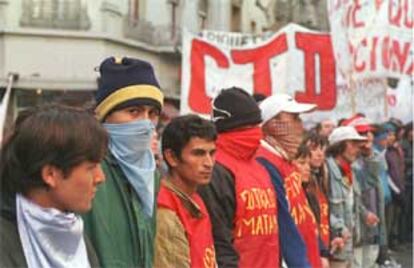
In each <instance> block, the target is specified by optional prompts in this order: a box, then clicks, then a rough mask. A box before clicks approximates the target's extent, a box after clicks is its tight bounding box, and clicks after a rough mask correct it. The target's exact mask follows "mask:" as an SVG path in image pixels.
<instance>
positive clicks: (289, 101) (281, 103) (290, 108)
mask: <svg viewBox="0 0 414 268" xmlns="http://www.w3.org/2000/svg"><path fill="white" fill-rule="evenodd" d="M259 107H260V110H261V113H262V119H263V123H266V122H267V121H269V120H270V119H272V118H273V117H274V116H276V115H278V114H279V113H280V112H287V113H295V114H299V113H306V112H310V111H312V110H313V109H315V108H316V105H315V104H308V103H299V102H297V101H295V100H294V99H293V98H292V97H291V96H289V95H287V94H282V93H278V94H274V95H272V96H269V97H267V98H266V99H264V100H263V101H262V102H261V103H260V104H259Z"/></svg>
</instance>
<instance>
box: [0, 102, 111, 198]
mask: <svg viewBox="0 0 414 268" xmlns="http://www.w3.org/2000/svg"><path fill="white" fill-rule="evenodd" d="M107 145H108V135H107V133H106V131H105V129H104V128H103V127H102V126H101V125H100V124H99V122H98V121H97V120H96V119H95V117H94V116H93V115H92V114H90V113H88V112H86V111H85V110H83V109H80V108H75V107H69V106H63V105H56V104H52V105H47V106H42V107H36V108H32V109H29V110H27V111H25V112H24V113H22V114H21V115H20V116H19V117H18V118H17V120H16V123H15V127H14V130H13V132H12V134H11V136H10V137H9V138H8V139H7V141H5V143H4V145H3V148H2V151H1V154H0V160H1V161H0V179H1V186H2V187H3V189H4V190H5V191H11V192H19V193H23V194H25V193H27V192H28V191H29V190H31V189H33V188H37V187H47V185H46V184H45V183H44V181H43V179H42V175H41V171H42V168H43V167H44V166H45V165H53V166H55V167H57V168H59V169H61V170H62V172H63V174H64V176H65V177H66V176H67V175H68V174H70V172H71V171H72V169H73V168H74V167H76V166H77V165H79V164H80V163H82V162H84V161H91V162H100V161H101V160H102V159H103V157H104V155H105V153H106V150H107ZM3 189H2V190H3Z"/></svg>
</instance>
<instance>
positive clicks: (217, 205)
mask: <svg viewBox="0 0 414 268" xmlns="http://www.w3.org/2000/svg"><path fill="white" fill-rule="evenodd" d="M100 74H101V77H100V80H99V86H98V91H97V94H96V107H95V115H96V117H97V118H98V120H99V121H100V123H101V126H99V127H100V128H104V129H105V132H106V133H107V135H108V139H109V142H108V151H107V153H106V154H105V156H103V153H102V150H101V151H100V152H101V154H98V155H97V156H94V157H93V158H91V159H92V160H93V162H96V161H97V160H102V162H101V166H99V167H96V166H94V168H96V169H98V171H99V172H98V171H97V172H98V175H100V174H104V175H105V180H106V182H105V183H103V184H102V185H100V186H99V188H98V191H96V194H94V196H92V197H90V198H89V199H88V202H89V203H88V204H89V205H90V206H85V208H82V209H77V208H72V207H70V206H63V207H62V206H59V204H60V202H57V201H56V200H60V199H59V198H57V199H56V198H51V200H52V201H53V202H52V201H51V202H47V203H44V202H38V200H39V199H38V198H35V199H33V198H32V196H33V195H32V194H28V193H30V191H29V192H28V191H26V190H21V189H20V188H17V189H16V188H12V187H6V188H4V187H2V196H6V195H4V194H3V193H4V192H7V193H11V197H8V199H7V200H8V201H9V203H10V202H11V203H14V202H15V200H17V204H18V205H20V204H21V203H22V202H21V199H22V198H21V197H20V196H23V197H25V198H27V199H28V200H30V201H31V202H32V203H30V204H29V205H33V204H34V206H36V207H39V208H43V209H44V208H48V209H49V208H54V209H57V210H58V211H59V213H61V214H63V215H65V216H66V214H68V213H73V212H75V213H83V215H82V219H83V221H81V220H80V218H79V217H78V216H71V217H75V219H76V220H75V221H76V222H77V223H78V224H80V223H79V222H82V223H81V224H80V225H81V226H80V227H78V229H77V233H76V235H77V236H76V237H77V240H76V241H77V242H76V243H74V244H71V245H70V244H64V243H60V244H59V246H58V248H47V247H46V246H45V245H43V244H42V241H41V238H40V237H37V236H32V238H31V240H30V242H27V241H26V240H24V239H23V238H22V237H23V236H24V235H23V233H24V230H27V229H30V226H32V225H36V226H40V227H38V228H45V230H48V229H47V227H49V226H50V224H51V221H47V220H46V221H42V222H41V223H39V222H33V221H31V220H29V221H27V220H25V218H24V217H25V215H24V214H23V215H22V214H21V213H16V212H15V209H13V206H11V207H12V209H11V211H14V212H13V213H12V215H14V216H13V217H12V218H11V220H10V217H9V215H10V206H7V207H6V208H4V209H3V207H2V210H1V212H2V214H1V219H2V222H1V223H2V225H3V223H4V224H6V223H7V224H9V225H10V224H11V225H16V223H17V224H18V226H19V228H18V229H17V230H14V231H13V232H15V233H16V235H17V236H18V237H20V240H19V239H18V241H20V244H18V245H19V248H22V251H23V253H24V254H23V255H24V256H25V258H24V261H23V262H22V263H21V262H16V259H15V258H12V257H11V256H12V255H13V254H12V252H10V249H8V248H7V246H6V244H5V243H2V246H1V248H2V258H1V264H2V265H1V266H3V264H4V265H6V266H7V265H8V266H13V265H16V264H21V266H28V267H38V264H39V263H41V264H42V265H41V266H42V267H54V266H56V263H59V265H61V266H67V267H68V266H70V265H71V264H73V263H81V264H82V265H81V266H85V267H88V266H96V262H95V261H91V258H89V261H88V258H86V257H85V256H88V254H87V252H89V251H87V249H86V247H85V243H86V245H87V247H88V248H89V246H88V245H89V240H90V242H91V243H90V244H91V245H92V246H93V249H94V250H95V251H96V255H97V259H98V260H99V265H100V266H102V267H217V266H219V267H280V266H281V265H284V264H286V265H287V266H288V267H329V265H330V266H331V267H350V265H351V263H354V264H355V260H354V251H353V248H354V245H353V244H352V243H353V240H352V237H353V230H354V226H355V222H354V219H353V217H354V215H355V207H358V208H359V207H360V206H359V205H355V204H354V200H356V201H355V202H357V201H358V200H360V199H359V198H355V196H354V195H358V194H359V195H360V191H359V190H358V183H355V181H356V180H354V181H353V178H354V176H355V175H354V174H353V171H352V169H351V163H352V162H354V161H355V160H356V158H357V156H358V153H359V150H360V147H361V144H362V143H365V142H366V141H367V140H368V138H367V137H365V136H363V135H360V134H358V132H357V131H356V129H355V128H354V127H350V126H347V127H339V128H337V129H335V130H334V132H333V133H332V134H331V135H330V137H329V141H330V149H331V151H332V152H331V153H330V155H331V158H330V159H328V170H329V177H331V178H334V179H330V184H329V188H330V191H329V193H327V192H325V194H326V195H325V204H327V202H326V200H328V199H329V207H330V214H326V213H325V214H323V213H322V212H320V213H317V214H316V212H315V209H313V208H312V206H311V205H310V202H309V198H308V196H307V194H308V193H307V192H306V191H305V188H303V187H302V184H303V177H304V175H303V172H302V170H301V169H300V168H298V166H299V165H297V164H295V162H294V160H295V159H297V158H298V151H299V150H298V149H299V148H300V145H301V143H302V135H303V133H304V128H303V124H302V122H301V119H300V116H299V115H300V113H304V112H311V111H312V110H313V109H315V105H311V104H301V103H298V102H296V101H295V100H294V99H293V98H291V97H290V96H288V95H285V94H275V95H273V96H270V97H268V98H266V99H265V100H264V101H262V102H261V103H260V104H257V103H256V101H255V100H254V98H253V97H252V96H250V95H249V94H248V93H246V91H244V90H243V89H240V88H235V87H233V88H229V89H225V90H222V91H221V92H220V94H219V95H218V96H217V97H216V98H215V99H214V100H213V102H212V122H210V121H208V120H205V119H202V118H200V117H199V116H196V115H187V116H181V117H178V118H176V119H173V120H172V121H171V123H170V124H169V125H168V126H167V127H166V129H165V130H164V132H163V135H162V142H161V144H162V145H161V147H162V154H163V158H164V160H165V163H166V165H167V172H166V173H165V174H164V176H163V178H162V179H161V176H162V175H161V173H160V172H159V170H158V169H157V163H156V161H155V158H154V154H153V150H152V149H153V148H152V145H153V141H154V140H153V137H154V131H155V125H156V124H157V121H158V118H159V115H160V112H161V110H162V106H163V98H164V97H163V93H162V90H161V88H160V86H159V84H158V81H157V79H156V76H155V73H154V70H153V68H152V66H151V65H150V64H149V63H148V62H145V61H142V60H137V59H132V58H113V57H111V58H108V59H106V60H104V61H103V62H102V64H101V65H100ZM56 109H57V111H56V113H62V111H61V110H59V109H58V108H56ZM85 116H87V115H85ZM24 120H25V122H26V125H27V126H26V128H29V127H30V124H32V123H33V122H31V121H30V120H32V119H30V118H25V119H24ZM40 125H41V124H40ZM17 130H20V131H21V128H16V131H17ZM99 130H101V129H99ZM65 131H66V132H68V133H73V135H75V134H77V135H78V136H79V138H80V139H81V135H82V134H83V131H86V130H84V129H83V128H82V129H79V128H76V127H75V126H74V127H70V128H67V129H65ZM95 132H96V131H95ZM86 134H87V132H85V135H86ZM101 140H102V142H101V145H102V144H103V145H106V140H105V137H103V138H101ZM13 142H15V141H14V139H13V138H11V139H9V140H8V141H6V144H13ZM65 142H67V143H68V144H75V143H76V140H75V141H74V140H70V139H69V138H67V141H65ZM35 143H36V140H34V139H33V138H32V139H31V140H29V141H28V144H32V145H33V144H35ZM59 145H60V144H58V145H56V146H57V147H56V148H60V147H59ZM33 146H34V145H33ZM84 146H85V147H86V146H91V144H90V143H88V144H86V145H85V144H84ZM61 147H62V148H60V150H67V151H68V152H67V153H68V154H69V155H70V153H71V152H72V151H73V150H75V149H76V147H73V146H67V145H66V146H63V145H61ZM332 147H333V148H332ZM5 148H8V149H7V150H2V164H1V168H0V176H1V180H2V186H3V184H6V185H8V184H11V182H12V181H14V180H16V179H17V178H15V177H14V176H12V175H10V174H13V173H12V172H11V171H10V170H12V169H18V168H21V169H24V170H25V169H31V168H32V167H30V164H29V163H25V164H22V163H21V164H20V165H15V166H11V165H8V163H9V161H12V160H9V158H7V157H6V156H8V155H10V154H13V148H14V147H13V146H11V145H8V146H6V147H5ZM9 148H10V149H9ZM34 148H36V147H34ZM49 150H50V151H53V148H50V149H49ZM9 151H10V152H9ZM39 157H40V156H39ZM15 158H17V159H19V160H20V162H24V157H23V155H18V154H16V157H15ZM20 158H22V159H20ZM92 160H91V161H92ZM79 163H82V162H81V161H80V162H79V161H78V162H76V163H75V164H76V165H75V164H74V165H73V166H74V167H77V164H79ZM49 166H51V167H53V168H56V167H57V170H58V171H59V170H61V169H62V168H61V167H60V166H59V165H57V164H55V162H54V161H53V159H52V160H49V159H46V160H45V161H43V162H42V163H41V164H40V166H38V167H37V168H38V169H39V168H40V169H41V172H40V173H41V174H40V176H37V177H36V179H37V180H39V181H40V183H38V184H35V185H33V184H30V183H29V182H30V180H32V176H33V174H32V173H30V172H28V171H27V172H26V173H24V174H25V176H24V177H22V178H20V179H22V180H23V181H29V182H28V183H29V185H30V187H29V189H30V190H34V191H35V192H36V193H38V194H39V195H40V196H41V197H42V196H45V195H47V196H49V195H50V193H49V188H50V187H52V189H53V184H51V183H50V182H49V181H48V174H49V173H50V172H49V173H48V172H47V171H48V169H47V168H48V167H49ZM73 166H71V169H69V170H65V171H66V173H64V175H65V174H66V175H68V174H69V175H71V174H72V169H74V168H73ZM101 168H102V170H101ZM102 172H103V173H102ZM98 175H96V176H95V177H97V178H99V176H98ZM72 177H73V176H72ZM72 177H71V176H63V177H62V178H60V177H59V178H60V179H61V180H63V181H64V180H68V181H69V180H73V178H72ZM4 182H7V183H4ZM101 182H102V179H101V180H100V181H99V182H96V184H100V183H101ZM78 186H79V188H78V189H77V190H79V191H80V192H82V191H84V190H85V189H84V188H81V185H78ZM10 188H11V189H10ZM355 188H356V189H355ZM38 189H41V190H42V191H40V192H39V191H38ZM62 189H63V190H61V191H59V192H58V193H57V194H56V196H58V197H59V196H61V195H63V193H62V191H63V192H64V191H65V190H66V191H69V190H71V191H74V190H76V188H65V186H63V187H62ZM16 194H17V195H16ZM7 196H10V195H7ZM16 196H17V197H16ZM54 196H55V195H53V197H54ZM322 197H323V196H321V198H322ZM40 199H42V198H40ZM92 199H93V201H92ZM10 200H11V201H10ZM19 200H20V201H19ZM23 200H24V199H23ZM54 201H56V202H54ZM75 201H76V200H75V199H73V200H71V199H70V197H67V201H66V202H69V203H70V202H75ZM19 202H20V203H19ZM3 203H4V202H2V204H3ZM9 203H7V204H9ZM4 204H6V203H4ZM22 206H23V207H24V206H25V203H23V205H22ZM26 206H28V205H26ZM89 209H90V210H89ZM40 210H41V209H40ZM88 210H89V212H87V211H88ZM321 211H322V210H321ZM42 213H45V214H46V216H49V218H50V215H51V212H48V211H46V212H42ZM322 214H323V215H322ZM70 215H72V214H70ZM316 215H317V216H316ZM327 215H328V216H330V219H329V222H330V224H328V225H330V226H331V228H332V231H328V233H332V232H335V233H337V235H334V236H332V239H328V241H327V239H326V238H324V236H323V235H322V233H323V230H322V229H323V228H322V227H321V226H325V227H326V217H327ZM364 215H365V216H366V217H368V218H370V220H369V222H370V224H371V223H372V225H376V224H377V223H378V218H377V217H376V216H375V215H371V214H364ZM367 215H370V216H367ZM3 221H4V222H3ZM322 221H323V223H324V224H325V225H323V224H321V222H322ZM23 222H24V223H25V224H24V228H26V229H24V228H23V229H22V228H20V226H21V225H22V226H23V224H22V223H23ZM328 228H329V227H328ZM83 231H84V232H85V234H86V236H85V238H83V236H82V235H79V233H80V234H82V233H83ZM325 233H326V230H325ZM16 235H15V236H14V237H16ZM59 235H61V234H59ZM59 235H58V236H57V237H58V238H59V237H60V236H59ZM74 235H75V234H73V236H74ZM1 236H2V238H3V237H5V238H6V240H7V239H9V240H10V237H8V236H7V233H2V234H1ZM69 237H72V234H69ZM13 239H15V238H13ZM60 239H63V236H62V238H60ZM2 240H3V239H2ZM7 241H8V240H7ZM82 241H83V242H82ZM85 241H86V242H85ZM46 244H47V243H46ZM28 245H30V246H28ZM92 246H91V247H90V248H92ZM59 247H61V248H59ZM33 248H35V249H38V248H42V250H40V251H42V252H46V253H48V252H49V251H51V252H49V254H34V253H33ZM73 249H76V250H73ZM40 251H39V252H40ZM57 252H67V254H66V255H65V257H64V258H62V259H59V262H56V260H54V259H53V258H51V257H50V256H53V255H55V253H56V255H58V254H57ZM33 254H34V255H35V257H33ZM44 255H46V256H44ZM49 255H50V256H49ZM89 255H91V256H92V255H93V256H94V254H92V253H91V254H89ZM332 256H334V261H332ZM3 257H4V258H3ZM73 260H76V262H72V261H73ZM361 267H364V266H361Z"/></svg>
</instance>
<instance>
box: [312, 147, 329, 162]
mask: <svg viewBox="0 0 414 268" xmlns="http://www.w3.org/2000/svg"><path fill="white" fill-rule="evenodd" d="M325 150H326V147H325V146H320V145H316V146H310V152H311V156H310V165H311V167H312V168H320V167H321V166H322V164H323V162H324V161H325Z"/></svg>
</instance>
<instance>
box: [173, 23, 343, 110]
mask: <svg viewBox="0 0 414 268" xmlns="http://www.w3.org/2000/svg"><path fill="white" fill-rule="evenodd" d="M205 36H206V37H205V38H202V37H197V36H195V35H193V34H190V33H188V32H185V33H184V37H183V57H182V62H183V64H182V68H183V70H182V90H181V112H182V113H188V112H194V113H199V114H209V113H210V108H211V107H210V106H211V104H210V102H211V98H212V97H214V96H215V95H216V94H217V92H218V91H219V90H220V89H223V88H227V87H232V86H238V87H241V88H243V89H245V90H247V91H248V92H249V93H262V94H264V95H267V96H268V95H270V94H272V93H276V92H285V93H289V94H292V95H294V96H295V98H296V99H297V100H298V101H302V102H309V103H316V104H317V105H318V108H319V109H320V110H331V109H333V108H334V107H335V105H336V90H335V87H336V85H335V64H334V58H333V54H332V47H331V43H330V37H329V35H328V34H323V33H319V32H312V31H309V30H307V29H305V28H302V27H300V26H298V25H294V24H290V25H288V26H287V27H285V28H283V29H282V30H281V31H279V32H278V33H276V34H274V35H273V36H271V37H267V38H266V39H267V40H266V41H261V40H256V39H255V38H254V37H253V36H251V37H248V36H243V35H241V34H234V33H233V34H228V33H220V32H216V34H214V32H208V33H206V34H205ZM235 40H238V41H235Z"/></svg>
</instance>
